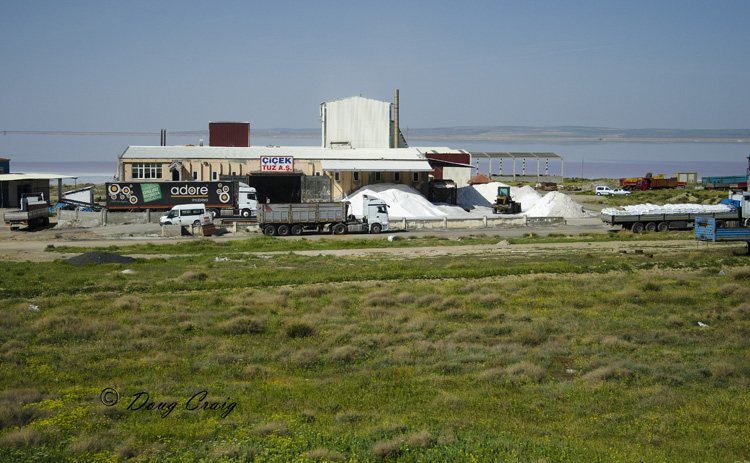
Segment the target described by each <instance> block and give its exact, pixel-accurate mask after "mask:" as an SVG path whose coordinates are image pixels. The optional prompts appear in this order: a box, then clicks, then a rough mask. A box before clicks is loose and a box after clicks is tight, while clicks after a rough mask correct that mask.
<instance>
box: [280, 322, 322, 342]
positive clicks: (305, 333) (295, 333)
mask: <svg viewBox="0 0 750 463" xmlns="http://www.w3.org/2000/svg"><path fill="white" fill-rule="evenodd" d="M284 333H286V335H287V336H289V337H290V338H306V337H309V336H312V335H314V334H315V327H314V326H312V325H311V324H309V323H306V322H303V321H294V322H291V323H289V324H288V325H286V326H285V327H284Z"/></svg>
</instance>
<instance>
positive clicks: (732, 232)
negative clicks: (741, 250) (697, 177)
mask: <svg viewBox="0 0 750 463" xmlns="http://www.w3.org/2000/svg"><path fill="white" fill-rule="evenodd" d="M728 202H729V203H731V204H734V205H735V206H736V207H737V209H738V210H739V211H740V217H741V223H740V224H738V226H734V227H723V226H720V225H721V224H719V223H718V222H717V220H716V219H712V218H697V219H695V239H696V240H699V241H711V242H714V243H725V242H732V241H734V242H736V241H744V242H745V243H747V253H748V255H750V191H741V192H734V191H730V192H729V198H728Z"/></svg>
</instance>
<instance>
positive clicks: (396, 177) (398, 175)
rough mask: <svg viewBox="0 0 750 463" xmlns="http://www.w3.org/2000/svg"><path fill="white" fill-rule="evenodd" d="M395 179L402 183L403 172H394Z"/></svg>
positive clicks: (396, 181)
mask: <svg viewBox="0 0 750 463" xmlns="http://www.w3.org/2000/svg"><path fill="white" fill-rule="evenodd" d="M393 181H394V182H395V183H401V172H396V173H395V174H393Z"/></svg>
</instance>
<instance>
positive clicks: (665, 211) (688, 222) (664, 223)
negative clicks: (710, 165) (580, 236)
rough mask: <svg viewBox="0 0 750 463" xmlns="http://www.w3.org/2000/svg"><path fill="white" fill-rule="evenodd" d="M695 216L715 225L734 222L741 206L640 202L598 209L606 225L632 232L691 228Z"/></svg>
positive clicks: (724, 225) (726, 224)
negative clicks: (710, 220) (620, 206)
mask: <svg viewBox="0 0 750 463" xmlns="http://www.w3.org/2000/svg"><path fill="white" fill-rule="evenodd" d="M697 218H704V219H714V220H715V221H716V224H717V226H718V227H719V228H723V227H734V226H738V225H739V224H740V223H741V222H742V215H741V210H740V209H738V208H736V207H734V206H733V205H730V204H717V205H714V206H704V205H700V204H679V205H672V206H653V205H651V204H642V205H638V206H626V207H623V208H612V207H608V208H604V209H602V212H601V220H602V222H604V223H606V224H608V225H609V226H610V227H614V226H621V227H622V228H624V229H629V230H632V232H633V233H641V232H643V231H644V230H646V231H660V232H661V231H667V230H673V229H687V228H692V227H693V226H694V225H695V220H696V219H697Z"/></svg>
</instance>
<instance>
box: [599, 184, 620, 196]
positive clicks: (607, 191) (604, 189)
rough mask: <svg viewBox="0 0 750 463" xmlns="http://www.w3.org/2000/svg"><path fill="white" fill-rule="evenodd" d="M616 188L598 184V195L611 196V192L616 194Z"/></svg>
mask: <svg viewBox="0 0 750 463" xmlns="http://www.w3.org/2000/svg"><path fill="white" fill-rule="evenodd" d="M614 191H615V190H613V189H612V187H609V186H601V185H600V186H598V187H596V195H597V196H609V195H611V194H614V193H613V192H614Z"/></svg>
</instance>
